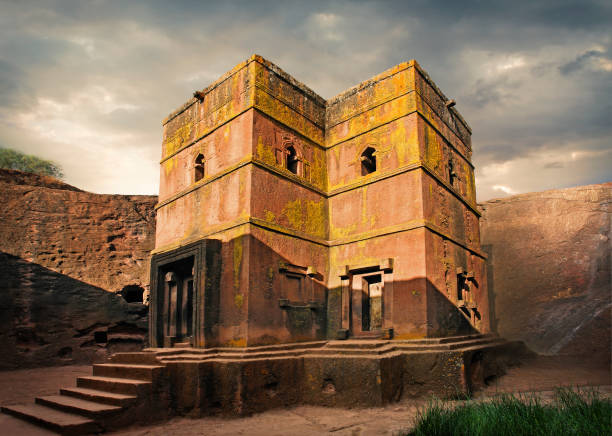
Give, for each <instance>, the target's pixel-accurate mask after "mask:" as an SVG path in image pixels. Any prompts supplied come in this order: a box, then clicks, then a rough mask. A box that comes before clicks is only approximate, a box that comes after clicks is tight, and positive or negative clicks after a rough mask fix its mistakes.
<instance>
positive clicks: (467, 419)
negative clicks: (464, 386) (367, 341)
mask: <svg viewBox="0 0 612 436" xmlns="http://www.w3.org/2000/svg"><path fill="white" fill-rule="evenodd" d="M611 434H612V402H611V401H610V399H606V398H601V396H600V395H599V394H598V393H597V392H595V391H590V392H581V393H576V392H573V391H571V390H568V389H560V390H557V391H556V393H555V397H554V400H553V401H552V402H551V403H549V404H543V403H542V401H540V400H539V399H538V398H537V397H535V396H533V395H531V396H520V397H515V396H511V395H505V396H501V397H496V398H494V399H493V400H491V401H489V402H478V403H476V402H464V403H462V404H461V405H459V406H457V407H449V403H443V402H440V401H435V402H432V403H430V404H429V405H428V406H427V408H426V409H425V410H424V411H421V412H420V413H419V414H418V416H417V418H416V426H415V428H414V430H412V432H410V433H406V435H409V436H425V435H427V436H436V435H469V436H479V435H483V436H484V435H487V436H488V435H496V436H497V435H499V436H505V435H512V436H517V435H530V436H531V435H534V436H539V435H554V436H561V435H581V436H582V435H606V436H608V435H611Z"/></svg>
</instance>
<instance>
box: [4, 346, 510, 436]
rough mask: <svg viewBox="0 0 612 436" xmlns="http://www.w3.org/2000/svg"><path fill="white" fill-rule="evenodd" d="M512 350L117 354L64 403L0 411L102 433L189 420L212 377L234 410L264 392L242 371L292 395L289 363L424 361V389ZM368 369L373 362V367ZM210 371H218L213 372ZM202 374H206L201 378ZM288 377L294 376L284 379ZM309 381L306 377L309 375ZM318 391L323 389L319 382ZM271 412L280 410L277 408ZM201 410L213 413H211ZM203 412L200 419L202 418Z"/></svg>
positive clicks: (67, 393) (63, 392) (47, 401)
mask: <svg viewBox="0 0 612 436" xmlns="http://www.w3.org/2000/svg"><path fill="white" fill-rule="evenodd" d="M508 344H509V343H508V342H507V341H505V340H504V339H501V338H499V337H498V336H497V335H494V334H471V335H463V336H454V337H444V338H425V339H413V340H381V339H375V340H373V339H347V340H331V341H317V342H303V343H293V344H278V345H267V346H258V347H248V348H223V347H219V348H207V349H198V348H190V347H176V348H156V349H153V348H151V349H147V350H145V351H142V352H131V353H117V354H114V355H113V356H112V357H111V359H110V362H109V363H103V364H96V365H93V372H92V375H91V376H86V377H78V378H77V381H76V387H70V388H62V389H60V392H59V395H50V396H45V397H39V398H36V400H35V403H34V404H29V405H12V406H5V407H2V411H3V412H4V413H7V414H10V415H13V416H16V417H18V418H21V419H24V420H27V421H29V422H31V423H34V424H37V425H39V426H42V427H46V428H48V429H50V430H53V431H55V432H58V433H61V434H71V435H79V434H91V433H101V432H104V431H109V430H115V429H117V428H120V427H123V426H127V425H131V424H134V423H138V422H147V423H150V422H153V421H154V420H158V421H161V420H164V419H167V418H168V417H169V416H171V415H172V414H174V413H178V414H184V413H190V410H191V409H190V407H194V405H195V404H198V401H203V402H206V401H208V400H210V401H211V404H215V403H214V401H213V399H212V398H208V396H209V395H210V394H209V393H204V397H202V398H200V397H198V396H197V395H199V394H197V393H196V391H197V389H196V388H195V387H194V386H196V385H198V383H200V382H201V381H202V380H205V379H206V378H207V377H213V376H214V377H215V378H214V380H212V379H211V380H210V382H211V383H212V385H211V386H214V388H212V391H211V392H212V395H213V396H214V395H219V392H224V391H223V386H225V387H227V389H229V390H228V392H229V393H228V394H227V395H226V396H225V397H223V396H222V398H221V399H222V400H224V401H226V403H224V404H226V405H225V406H224V407H226V409H227V410H231V408H232V407H234V406H235V404H234V400H235V399H236V396H237V395H238V394H239V392H240V391H241V389H238V391H236V392H233V391H231V389H235V387H236V386H238V385H241V384H244V383H246V385H245V388H246V387H248V386H250V385H249V383H255V384H254V385H253V386H258V385H257V383H258V381H257V380H256V379H257V377H254V378H249V377H246V378H245V377H243V376H241V375H240V374H242V372H241V371H242V370H240V371H238V372H236V373H232V372H231V368H237V367H240V368H243V369H244V371H246V372H245V374H246V373H249V371H252V370H251V369H250V368H258V369H257V371H255V372H254V374H262V373H267V371H268V369H269V370H270V371H279V373H278V375H279V380H285V381H286V382H287V389H288V390H290V388H292V387H294V386H295V385H296V383H298V382H299V380H296V379H294V378H292V377H295V376H296V375H295V374H296V373H294V372H292V371H293V370H291V369H290V368H293V367H292V366H291V364H290V362H291V361H295V359H302V358H303V359H305V360H308V361H309V362H310V365H311V366H310V368H311V370H312V371H315V373H316V371H317V368H319V367H320V368H327V370H326V371H329V370H330V369H329V368H335V367H336V366H338V368H346V369H347V370H351V369H354V368H357V367H359V368H361V367H362V366H363V365H365V366H363V368H366V369H365V370H364V371H366V372H367V371H369V373H368V374H369V375H372V374H374V375H375V373H378V371H379V370H381V368H382V367H380V368H379V367H378V366H376V365H379V364H380V363H374V362H380V361H381V360H382V359H386V360H387V361H388V362H390V361H392V360H393V359H395V362H396V364H397V365H400V366H398V367H397V368H400V367H401V365H403V363H401V362H403V361H404V358H416V359H417V360H411V361H410V362H411V363H407V364H406V365H407V366H406V368H412V366H413V365H414V364H415V362H419V361H421V360H422V361H424V362H429V363H428V366H427V368H429V369H428V370H424V372H423V374H425V376H426V377H425V378H426V381H425V382H429V381H427V380H429V379H428V378H427V377H429V376H428V374H429V372H430V371H431V368H430V367H431V366H432V365H433V364H434V363H435V362H438V363H439V366H440V365H441V366H440V368H442V366H444V364H445V363H444V362H446V361H448V359H458V360H457V362H460V361H461V359H462V357H461V356H464V355H470V356H471V355H473V354H474V353H476V352H479V350H496V349H501V350H503V349H504V348H505V347H507V346H508ZM411 356H412V357H411ZM453 356H454V357H453ZM419 359H420V360H419ZM432 359H433V360H432ZM436 359H438V360H437V361H436ZM205 362H206V363H205ZM275 362H276V363H275ZM282 362H285V366H283V365H282V364H281V363H282ZM340 362H342V364H340ZM360 362H361V363H360ZM366 362H371V364H368V363H366ZM330 363H331V366H330ZM336 364H338V365H336ZM268 365H269V366H268ZM342 365H345V366H342ZM353 365H357V366H353ZM359 365H362V366H359ZM368 365H370V366H368ZM371 365H374V366H371ZM202 368H203V369H202ZM206 368H207V369H206ZM211 368H216V369H215V370H214V371H213V370H211ZM272 368H274V369H272ZM283 368H285V369H283ZM338 368H336V369H338ZM385 368H386V370H385V371H387V370H389V368H387V367H386V366H385ZM449 368H450V369H449V371H450V372H451V373H452V374H454V376H453V377H455V379H453V380H451V381H452V382H457V380H459V377H460V374H459V372H457V371H459V370H458V369H457V368H458V367H456V365H455V366H451V367H449ZM200 369H202V370H203V371H204V372H200V373H199V372H198V371H199V370H200ZM285 370H287V371H288V372H286V373H284V372H283V371H285ZM397 370H398V371H400V372H402V371H404V370H400V369H397ZM210 371H212V372H210ZM226 371H230V372H228V373H227V374H229V375H227V374H225V373H226ZM253 371H254V370H253ZM338 371H339V373H338V374H337V375H336V376H337V378H338V379H341V378H343V377H344V375H343V374H342V373H343V371H344V370H338ZM440 371H442V372H440V373H439V374H437V373H436V374H437V375H432V376H431V377H434V378H435V377H440V378H443V377H447V376H449V374H450V373H449V374H447V373H446V372H444V371H446V370H443V369H440ZM455 373H456V374H455ZM207 374H208V375H207ZM213 374H214V375H213ZM231 374H233V375H231ZM282 374H286V376H283V375H282ZM385 374H386V373H385ZM310 375H312V374H309V377H310ZM362 375H364V374H362ZM421 375H422V374H421ZM193 377H196V378H197V380H198V381H195V382H194V379H193ZM232 377H237V378H232ZM300 377H302V376H300ZM303 377H306V376H305V375H303ZM309 377H306V378H305V379H304V383H305V385H304V386H310V385H312V383H310V384H309V383H306V380H309ZM431 377H430V378H431ZM349 379H350V377H349ZM425 382H423V383H425ZM434 382H435V380H434ZM313 383H314V385H316V386H318V384H317V383H318V382H313ZM360 383H361V382H360ZM434 384H435V383H434ZM314 385H312V386H314ZM266 386H267V385H266ZM312 386H310V388H312ZM316 386H315V387H316ZM372 386H374V387H376V386H378V385H376V384H375V385H372ZM436 386H437V385H436ZM215 389H216V390H217V391H216V392H217V393H216V394H215ZM249 389H250V390H249ZM249 389H246V390H248V391H249V392H251V390H252V392H251V394H253V392H255V394H253V395H255V396H252V397H249V398H248V399H247V398H246V397H245V398H244V399H243V400H244V401H243V403H242V404H244V405H249V404H250V405H253V404H255V405H261V404H264V403H266V402H269V401H270V398H269V397H262V398H259V397H257V392H259V391H261V390H262V389H264V390H265V386H264V388H261V387H254V388H252V389H251V388H249ZM253 389H254V390H253ZM246 390H245V392H246ZM315 390H316V389H315ZM192 391H193V392H192ZM230 391H231V392H230ZM207 392H208V391H207ZM260 393H261V392H260ZM251 394H250V395H251ZM264 394H265V392H264ZM185 395H187V397H188V398H189V399H190V401H186V403H184V402H183V400H184V398H185ZM262 395H263V394H262ZM351 395H352V394H350V393H347V394H346V397H347V398H349V399H350V397H351ZM323 397H325V395H323ZM323 397H321V398H318V397H313V398H310V397H309V398H306V397H305V399H304V401H305V404H323V405H327V403H326V402H325V401H326V399H325V398H323ZM288 398H289V399H288V401H296V400H295V399H294V398H293V397H288ZM297 401H298V402H299V401H301V400H297ZM346 401H347V402H348V403H347V404H352V403H350V401H349V400H346ZM364 401H365V400H364ZM385 401H386V400H385ZM262 402H263V403H262ZM185 404H189V405H188V406H186V405H185ZM338 405H339V406H343V405H344V403H338ZM198 407H199V406H198ZM245 407H246V406H245ZM249 407H250V406H249ZM270 407H279V406H278V405H276V406H275V405H274V404H272V405H271V406H270ZM202 410H205V412H207V411H208V409H206V408H205V409H202ZM227 410H226V411H227ZM262 410H265V408H264V409H262ZM200 412H201V411H200ZM200 412H197V411H196V414H197V413H200ZM201 413H204V412H201Z"/></svg>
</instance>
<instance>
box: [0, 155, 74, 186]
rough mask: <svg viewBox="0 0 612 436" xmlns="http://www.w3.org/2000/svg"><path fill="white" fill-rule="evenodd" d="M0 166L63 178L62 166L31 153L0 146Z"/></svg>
mask: <svg viewBox="0 0 612 436" xmlns="http://www.w3.org/2000/svg"><path fill="white" fill-rule="evenodd" d="M0 168H8V169H11V170H19V171H24V172H26V173H34V174H40V175H42V176H51V177H55V178H57V179H63V178H64V173H63V172H62V168H61V167H60V166H59V165H58V164H56V163H55V162H51V161H49V160H45V159H41V158H39V157H36V156H32V155H31V154H23V153H20V152H18V151H16V150H11V149H10V148H0Z"/></svg>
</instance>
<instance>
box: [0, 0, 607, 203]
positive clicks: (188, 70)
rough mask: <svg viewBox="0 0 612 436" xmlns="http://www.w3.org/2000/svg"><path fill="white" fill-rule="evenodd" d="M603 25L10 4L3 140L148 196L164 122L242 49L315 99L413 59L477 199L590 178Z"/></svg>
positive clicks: (579, 5)
mask: <svg viewBox="0 0 612 436" xmlns="http://www.w3.org/2000/svg"><path fill="white" fill-rule="evenodd" d="M610 28H612V4H611V3H610V2H609V1H579V2H578V1H559V0H556V1H515V2H506V1H504V2H485V1H463V2H451V1H447V2H435V1H380V2H374V1H348V0H347V1H309V2H297V1H295V2H278V1H226V2H203V1H177V2H168V1H129V2H125V1H121V2H120V1H100V0H91V1H65V0H64V1H59V0H58V1H52V0H49V1H45V2H37V3H34V2H24V1H19V2H17V1H13V2H6V1H5V2H4V3H1V4H0V143H2V144H4V145H5V146H10V145H12V146H14V147H16V148H19V149H21V150H23V151H27V152H34V153H38V154H41V155H43V156H44V157H46V158H53V159H56V160H58V161H60V163H62V164H63V165H64V167H65V169H66V174H67V175H68V178H69V180H68V181H69V182H72V183H73V184H76V185H78V186H81V187H83V188H86V189H92V190H95V191H104V192H112V191H116V192H147V193H153V192H155V191H156V189H157V179H158V171H157V168H156V165H157V164H156V161H157V159H158V158H159V148H160V146H159V143H160V137H161V127H160V121H161V119H163V117H164V116H165V115H167V114H168V113H169V112H170V111H172V110H173V109H174V108H176V107H177V106H179V105H180V104H182V102H184V101H185V100H186V99H187V98H189V97H190V95H191V94H192V92H193V90H195V89H201V88H203V87H205V86H206V85H207V84H209V83H210V82H212V81H213V80H214V79H215V78H217V77H218V76H220V75H221V74H223V73H224V72H225V71H227V70H228V69H230V68H231V67H232V66H233V65H235V64H236V63H238V62H240V61H242V60H244V59H246V58H247V57H248V56H250V55H251V54H252V53H259V54H261V55H263V56H264V57H267V58H269V59H270V60H271V61H273V62H275V63H277V64H278V65H279V66H280V67H281V68H283V69H285V70H286V71H287V72H289V73H290V74H292V75H294V76H295V77H296V78H297V79H298V80H300V81H303V82H304V83H306V84H307V85H308V86H310V87H311V88H312V89H314V90H315V91H316V92H318V93H319V94H320V95H322V96H323V97H325V98H329V97H331V96H333V95H335V94H336V93H338V92H340V91H342V90H344V89H346V88H348V87H350V86H353V85H355V84H357V83H359V82H360V81H363V80H366V79H368V78H369V77H371V76H372V75H374V74H377V73H379V72H381V71H383V70H385V69H387V68H389V67H391V66H393V65H395V64H397V63H399V62H402V61H405V60H407V59H412V58H415V59H417V60H418V61H419V63H420V64H421V65H422V66H423V67H424V68H425V69H426V70H427V71H428V72H429V73H430V75H431V76H432V78H433V79H434V80H435V81H436V83H437V84H438V85H439V86H440V88H441V89H443V90H444V92H445V93H446V94H447V95H448V96H449V97H451V98H455V99H456V100H457V102H458V105H457V108H458V110H459V111H460V112H461V113H462V114H463V115H464V116H465V118H466V119H467V120H468V122H469V123H470V125H471V126H472V128H473V130H474V160H475V164H476V167H477V176H478V190H479V193H480V197H481V198H487V197H491V196H493V195H502V194H504V193H508V192H523V191H525V190H540V189H545V188H550V187H561V186H569V185H571V184H581V183H593V182H600V181H605V180H609V179H610V178H611V177H610V171H609V168H611V167H612V153H610V150H611V149H612V145H611V143H610V141H611V139H610V138H611V137H612V128H611V127H610V122H609V118H610V117H609V114H610V113H612V107H611V105H610V98H609V96H610V95H611V94H612V53H611V49H610V47H612V32H611V31H610ZM595 159H596V162H595ZM593 162H594V163H593ZM591 163H592V164H591ZM84 168H85V169H84ZM568 174H571V177H569V176H568Z"/></svg>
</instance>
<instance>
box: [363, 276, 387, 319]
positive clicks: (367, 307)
mask: <svg viewBox="0 0 612 436" xmlns="http://www.w3.org/2000/svg"><path fill="white" fill-rule="evenodd" d="M361 289H362V294H361V298H362V300H361V330H362V331H374V330H380V329H382V324H383V322H382V321H383V301H382V298H383V295H382V294H383V292H382V290H383V283H382V276H381V275H380V274H376V275H372V276H366V277H364V278H363V284H362V288H361Z"/></svg>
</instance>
